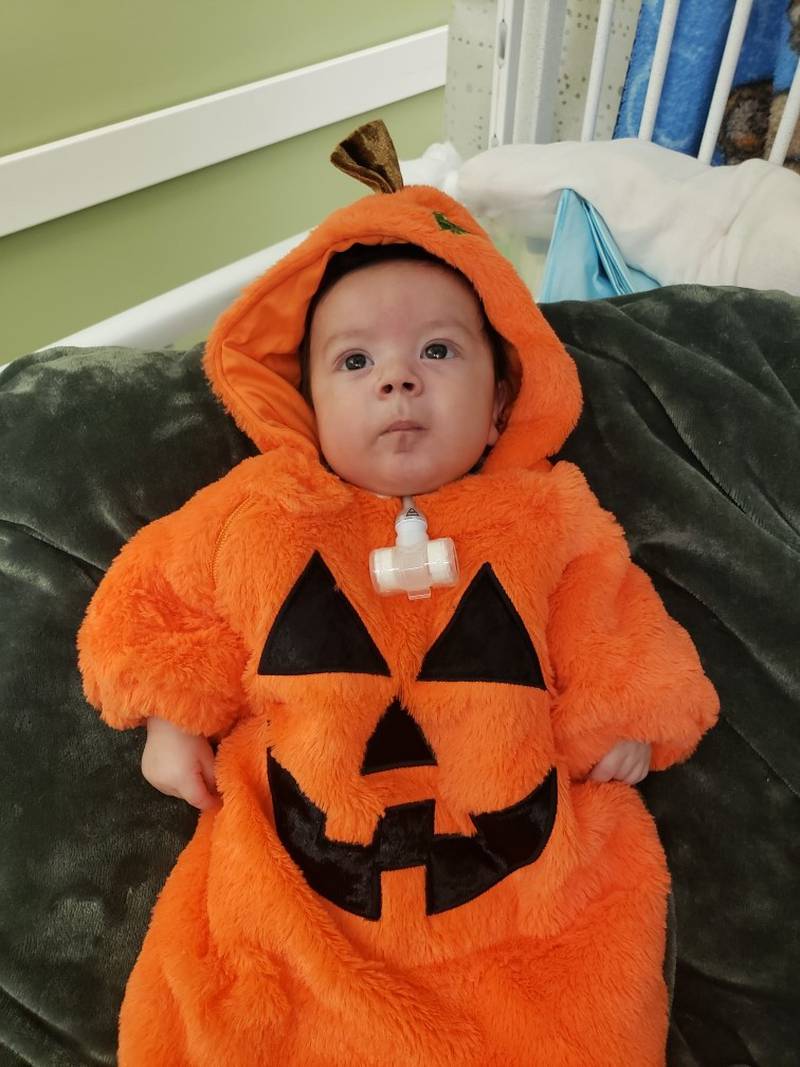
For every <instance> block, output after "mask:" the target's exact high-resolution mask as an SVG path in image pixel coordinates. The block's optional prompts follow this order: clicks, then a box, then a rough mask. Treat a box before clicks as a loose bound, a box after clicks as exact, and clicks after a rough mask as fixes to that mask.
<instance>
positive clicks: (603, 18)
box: [581, 0, 614, 141]
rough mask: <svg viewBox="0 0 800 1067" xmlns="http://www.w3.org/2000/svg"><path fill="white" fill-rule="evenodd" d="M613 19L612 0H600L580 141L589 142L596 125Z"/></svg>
mask: <svg viewBox="0 0 800 1067" xmlns="http://www.w3.org/2000/svg"><path fill="white" fill-rule="evenodd" d="M613 17H614V0H600V13H599V15H598V17H597V34H596V36H595V39H594V50H593V52H592V69H591V71H590V72H589V85H588V87H587V89H586V108H585V110H584V112H583V127H582V129H581V140H582V141H591V140H592V138H593V137H594V128H595V125H596V124H597V109H598V107H599V106H600V90H601V89H602V88H603V75H604V73H605V69H606V57H607V55H608V42H609V39H610V37H611V20H612V19H613Z"/></svg>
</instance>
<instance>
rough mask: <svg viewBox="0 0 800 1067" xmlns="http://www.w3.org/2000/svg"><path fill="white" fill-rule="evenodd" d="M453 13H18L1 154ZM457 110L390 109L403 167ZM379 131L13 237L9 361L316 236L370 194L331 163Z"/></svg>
mask: <svg viewBox="0 0 800 1067" xmlns="http://www.w3.org/2000/svg"><path fill="white" fill-rule="evenodd" d="M448 13H449V3H448V2H445V0H436V2H430V0H411V2H409V0H406V2H405V3H404V4H402V5H388V4H387V5H381V4H375V3H374V2H373V3H371V4H369V3H355V2H352V0H350V2H346V0H339V2H338V3H337V4H335V5H333V4H331V3H330V2H323V0H314V2H310V3H296V4H281V5H277V4H270V3H266V2H263V0H262V2H260V3H256V2H254V0H228V2H227V3H226V4H225V5H222V4H219V3H218V2H215V3H211V2H209V0H158V2H156V0H139V2H138V3H137V4H127V3H125V4H108V2H107V0H102V2H101V0H72V2H71V3H69V4H65V3H63V0H39V2H38V3H37V4H31V3H30V0H3V3H2V4H0V101H2V103H0V108H2V109H3V116H2V122H0V152H5V153H8V152H11V151H17V150H19V149H21V148H24V147H30V146H31V145H33V144H38V143H44V142H46V141H48V140H52V139H55V138H58V137H63V136H68V135H70V134H73V133H76V132H79V131H81V130H84V129H91V128H94V127H96V126H98V125H103V124H105V123H108V122H115V121H119V120H121V119H124V118H127V117H130V116H131V115H135V114H141V113H145V112H147V111H150V110H155V109H157V108H159V107H166V106H169V105H171V104H174V103H178V102H180V101H182V100H187V99H193V98H194V97H197V96H204V95H206V94H208V93H212V92H216V91H218V90H220V89H224V88H228V87H230V86H232V85H237V84H244V83H246V82H249V81H253V80H256V79H258V78H263V77H268V76H270V75H272V74H275V73H278V72H280V71H283V70H291V69H295V68H296V67H301V66H305V65H307V64H309V63H314V62H318V61H320V60H322V59H326V58H331V57H333V56H336V55H342V54H345V53H347V52H351V51H356V50H357V49H359V48H365V47H368V46H370V45H373V44H377V43H380V42H381V41H388V40H392V39H394V38H395V37H402V36H404V35H406V34H409V33H415V32H417V31H419V30H422V29H427V28H430V27H432V26H436V25H440V24H442V23H443V22H445V21H447V17H448ZM134 15H135V17H134ZM154 31H155V32H154ZM34 58H35V62H34ZM443 96H444V94H443V90H435V91H433V92H429V93H424V94H421V95H419V96H417V97H414V98H412V99H410V100H406V101H401V102H400V103H397V104H393V105H391V106H389V107H386V108H383V109H381V111H380V115H381V117H383V118H384V119H385V121H386V123H387V125H388V127H389V129H390V131H391V132H392V135H393V137H394V139H395V143H396V145H397V149H398V153H399V155H400V156H401V158H404V157H405V158H409V157H413V156H416V155H419V154H420V153H421V152H422V151H423V149H424V148H425V147H426V146H427V145H428V144H430V143H431V142H432V141H436V140H440V139H441V138H442V136H443V129H442V125H443V104H444V102H443ZM10 101H13V107H9V106H8V105H9V102H10ZM12 113H13V114H12ZM373 117H375V115H374V114H372V113H370V114H365V115H360V116H354V117H353V118H352V119H348V120H346V121H345V122H342V123H337V124H335V125H332V126H328V127H326V128H324V129H322V130H315V131H314V132H312V133H308V134H305V135H303V136H301V137H295V138H293V139H291V140H289V141H285V142H282V143H281V144H277V145H272V146H270V147H269V148H265V149H261V150H260V151H256V152H251V153H248V154H247V155H245V156H240V157H238V158H236V159H232V160H227V161H226V162H224V163H219V164H217V165H216V166H213V167H207V168H205V169H203V170H201V171H196V172H195V173H193V174H188V175H184V176H182V177H180V178H176V179H174V180H172V181H169V182H164V183H162V184H160V185H157V186H152V187H151V188H149V189H143V190H141V191H139V192H136V193H132V194H130V195H129V196H124V197H120V198H119V199H117V200H113V201H109V202H108V203H105V204H99V205H97V206H96V207H93V208H89V209H87V210H85V211H81V212H76V213H75V214H74V215H69V216H65V217H63V218H60V219H54V220H53V221H52V222H47V223H44V224H42V225H41V226H35V227H32V228H30V229H28V230H23V231H20V232H19V233H16V234H11V235H10V236H8V237H4V238H2V239H0V363H2V362H3V361H4V360H8V359H13V358H15V357H16V356H18V355H21V354H23V353H24V352H27V351H30V350H32V349H35V348H39V347H40V346H42V345H45V344H48V343H50V342H51V341H54V340H56V339H57V338H59V337H63V336H65V335H67V334H69V333H72V332H74V331H76V330H79V329H82V328H83V327H85V326H88V325H91V324H92V323H94V322H97V321H99V320H101V319H103V318H106V317H108V316H109V315H114V314H116V313H117V312H119V311H122V310H124V309H125V308H127V307H130V306H132V305H134V304H138V303H140V302H141V301H143V300H147V299H149V298H150V297H152V296H155V295H157V294H158V293H161V292H164V291H165V290H167V289H171V288H173V287H174V286H176V285H181V284H182V283H183V282H186V281H190V280H191V279H192V278H195V277H197V276H199V275H201V274H205V273H207V272H208V271H211V270H214V269H215V268H217V267H220V266H222V265H224V264H225V263H229V262H231V261H233V260H235V259H239V258H240V257H241V256H245V255H248V254H249V253H251V252H254V251H256V250H257V249H259V248H262V247H264V246H266V245H269V244H272V243H274V242H275V241H278V240H281V239H282V238H284V237H288V236H290V235H291V234H293V233H297V232H298V231H300V230H304V229H307V228H308V227H309V226H312V225H314V224H315V223H316V222H317V221H319V219H320V218H322V217H323V215H325V214H326V213H327V212H328V211H330V210H332V209H333V208H334V207H336V206H338V205H340V204H343V203H347V202H348V201H350V200H353V199H354V198H355V197H357V196H360V195H362V191H363V192H366V190H365V189H364V188H363V187H362V186H360V185H358V184H357V183H355V182H353V181H352V180H351V179H348V178H346V177H345V176H344V175H341V174H339V173H338V172H337V171H336V170H335V169H334V168H333V167H332V166H331V165H330V164H329V163H328V162H327V160H328V156H329V154H330V151H331V148H332V147H333V146H334V145H335V144H336V143H337V142H338V141H339V140H340V139H341V138H342V137H344V136H345V135H346V134H347V133H349V132H350V130H352V129H353V128H354V127H355V126H357V125H358V124H359V123H360V122H362V121H366V120H367V119H369V118H373Z"/></svg>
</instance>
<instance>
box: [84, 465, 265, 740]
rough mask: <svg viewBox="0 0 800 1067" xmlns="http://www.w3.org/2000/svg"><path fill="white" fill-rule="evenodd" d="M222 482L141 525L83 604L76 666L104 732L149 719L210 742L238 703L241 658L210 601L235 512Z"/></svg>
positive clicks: (228, 722)
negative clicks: (221, 544) (220, 545)
mask: <svg viewBox="0 0 800 1067" xmlns="http://www.w3.org/2000/svg"><path fill="white" fill-rule="evenodd" d="M224 482H225V480H224V479H223V481H222V482H217V483H214V484H213V485H211V486H208V487H207V488H206V489H202V490H201V491H200V492H199V493H197V494H196V495H195V496H194V497H192V499H191V500H189V501H188V503H187V504H185V505H184V507H183V508H181V509H180V510H179V511H177V512H174V513H173V514H171V515H167V516H165V517H164V518H163V519H158V520H157V521H156V522H153V523H150V524H149V525H148V526H145V527H143V528H142V529H141V530H140V531H139V532H138V533H137V534H136V535H135V536H134V537H133V538H132V539H131V540H130V541H129V542H128V543H127V544H126V545H125V547H124V548H123V549H122V551H121V552H120V553H119V555H118V556H117V557H116V559H115V560H114V561H113V563H112V564H111V566H110V568H109V569H108V572H107V574H106V575H105V577H104V578H103V580H102V581H101V583H100V585H99V586H98V588H97V591H96V592H95V594H94V597H93V598H92V601H91V603H90V604H89V608H88V610H87V613H86V616H85V618H84V620H83V623H82V625H81V628H80V631H79V634H78V663H79V667H80V670H81V674H82V676H83V686H84V692H85V693H86V697H87V699H88V700H89V702H90V703H91V704H92V705H94V707H96V708H97V709H98V710H99V711H100V713H101V715H102V718H103V719H104V720H105V722H107V723H108V724H109V726H113V727H115V728H116V729H125V728H127V727H134V726H140V725H142V724H143V722H144V720H145V719H146V718H149V717H150V716H154V715H157V716H159V717H160V718H164V719H168V720H170V721H171V722H173V723H174V724H175V725H176V726H180V727H181V728H182V729H184V730H187V731H189V732H191V733H195V734H205V735H206V736H211V735H213V734H220V733H223V732H225V731H227V730H228V729H229V728H230V726H231V725H232V724H233V722H234V720H235V719H236V717H237V714H238V712H239V710H240V708H241V707H242V705H243V702H244V694H243V690H242V672H243V670H244V667H245V663H246V659H247V654H246V651H245V647H244V645H243V643H242V641H241V639H240V637H239V636H238V635H237V634H236V633H235V632H234V631H233V629H232V628H231V626H230V625H228V623H227V622H226V621H225V620H224V619H223V618H221V617H220V615H219V613H218V612H217V610H216V609H215V603H214V601H215V597H214V577H213V574H212V567H213V559H214V550H215V547H216V543H217V540H218V538H219V535H220V531H221V529H223V527H224V525H225V520H226V519H227V517H228V516H229V515H230V514H231V512H232V511H233V510H235V508H236V498H235V496H233V497H232V495H231V493H230V491H229V489H226V487H225V485H224Z"/></svg>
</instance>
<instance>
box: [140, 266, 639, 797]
mask: <svg viewBox="0 0 800 1067" xmlns="http://www.w3.org/2000/svg"><path fill="white" fill-rule="evenodd" d="M331 266H332V267H333V268H334V269H333V270H331V269H330V268H329V270H328V271H327V272H326V275H325V277H324V279H323V282H322V284H321V286H320V288H319V289H318V290H317V292H316V294H315V297H314V300H313V301H312V305H311V307H310V309H309V313H308V315H307V325H306V334H305V339H304V343H303V344H302V345H301V349H300V351H301V357H305V358H304V359H303V360H302V363H301V369H302V371H303V378H302V380H301V392H302V393H304V395H306V396H307V398H308V399H309V401H310V403H311V404H312V406H313V409H314V412H315V414H316V418H317V429H318V433H319V439H320V447H321V452H322V455H323V456H324V457H325V460H326V461H327V463H328V465H329V467H330V469H332V470H333V471H334V472H335V473H336V474H337V475H338V476H339V477H340V478H341V479H343V481H346V482H349V483H350V484H352V485H358V486H361V487H362V488H363V489H367V490H369V491H370V492H373V493H377V494H379V495H382V496H393V497H403V496H416V495H417V494H419V493H429V492H433V491H435V490H436V489H439V488H440V487H441V486H443V485H446V484H447V483H448V482H452V481H456V480H457V479H459V478H462V477H464V476H466V475H467V474H469V473H470V472H471V471H472V470H473V469H474V468H475V467H476V465H477V464H479V463H480V461H481V460H482V458H483V456H484V452H485V451H486V450H487V449H488V448H491V446H492V445H493V444H494V443H495V442H496V441H497V438H498V436H499V433H500V429H499V428H500V426H501V425H502V422H503V418H504V412H505V410H506V408H507V407H509V406H510V402H511V397H510V384H509V382H508V379H507V377H506V375H507V368H506V365H505V353H504V351H503V348H502V343H501V342H500V339H499V338H498V336H497V334H496V333H495V331H494V329H493V328H492V326H491V325H490V323H489V322H488V320H487V318H486V315H485V313H484V311H483V308H482V306H481V304H480V301H479V300H478V299H477V297H476V296H475V292H474V290H473V289H472V287H471V286H470V285H469V283H468V282H467V281H466V279H465V278H464V276H463V275H462V274H460V273H458V272H457V271H455V270H454V269H453V268H451V267H448V266H447V265H446V264H444V263H443V262H442V261H441V260H437V259H436V258H435V257H434V256H431V255H427V254H425V253H424V252H423V251H422V250H421V249H420V248H419V247H418V246H416V245H377V246H374V245H373V246H362V247H360V248H359V247H356V248H351V249H350V250H349V251H348V252H346V253H340V254H339V256H337V257H335V258H334V259H333V260H331ZM649 765H650V745H649V744H647V743H646V742H643V741H634V740H624V739H623V740H619V741H617V742H616V744H614V745H613V747H612V748H611V749H610V750H609V751H608V752H607V753H606V755H605V756H604V757H603V758H602V759H601V760H600V761H599V763H598V764H597V765H596V766H595V767H594V768H593V770H592V771H591V773H590V774H589V778H590V779H592V780H594V781H601V782H607V781H611V780H616V781H621V782H627V783H628V784H629V785H634V784H636V783H638V782H640V781H642V779H643V778H644V777H645V776H646V774H647V772H648V769H649ZM142 772H143V774H144V776H145V778H146V779H147V780H148V782H150V784H151V785H153V786H155V788H156V789H160V790H161V792H162V793H166V794H167V795H169V796H175V797H181V798H183V799H184V800H186V801H188V802H189V803H190V804H193V805H194V806H195V807H197V808H200V809H201V810H205V809H206V808H210V807H212V806H215V805H216V804H218V803H219V799H218V796H217V793H216V785H215V776H214V753H213V751H212V748H211V745H210V744H209V742H208V740H207V739H206V738H204V737H202V736H196V735H194V734H189V733H187V732H185V731H184V730H181V729H180V728H179V727H177V726H174V725H173V724H172V723H171V722H170V721H169V720H168V719H160V718H158V717H156V716H153V717H151V718H149V719H148V720H147V741H146V743H145V747H144V752H143V754H142Z"/></svg>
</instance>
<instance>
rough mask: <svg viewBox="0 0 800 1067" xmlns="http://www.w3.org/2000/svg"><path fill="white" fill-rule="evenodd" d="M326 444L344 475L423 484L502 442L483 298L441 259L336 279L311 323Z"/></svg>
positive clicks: (455, 473)
mask: <svg viewBox="0 0 800 1067" xmlns="http://www.w3.org/2000/svg"><path fill="white" fill-rule="evenodd" d="M309 376H310V382H311V397H312V400H313V404H314V410H315V413H316V417H317V428H318V431H319V439H320V446H321V449H322V452H323V455H324V456H325V458H326V459H327V461H328V463H329V464H330V466H331V467H332V468H333V470H334V471H335V472H336V473H337V474H338V475H339V477H340V478H343V479H344V480H345V481H347V482H350V483H351V484H353V485H358V486H361V488H363V489H368V490H370V491H372V492H374V493H380V494H383V495H386V496H405V495H415V494H417V493H428V492H432V491H433V490H435V489H438V488H439V487H440V486H442V485H445V484H446V483H447V482H452V481H454V480H455V479H457V478H460V477H462V476H463V475H464V474H466V473H467V471H469V470H470V469H471V468H472V467H473V466H474V465H475V464H476V463H477V461H478V460H479V459H480V457H481V455H482V454H483V451H484V449H485V447H486V445H493V444H494V443H495V441H496V440H497V436H498V431H497V427H496V422H497V419H498V417H499V412H500V409H501V406H502V391H501V389H498V387H497V386H496V384H495V378H494V365H493V359H492V349H491V346H490V343H489V339H488V337H487V336H486V334H485V332H484V329H483V319H482V313H481V309H480V305H479V304H478V300H477V297H476V296H475V294H474V293H473V291H472V289H471V288H470V286H469V284H468V283H467V282H466V281H462V280H461V279H460V278H459V277H458V276H456V275H454V274H453V273H452V272H451V271H449V270H447V269H445V268H443V267H438V266H437V265H436V264H434V263H420V262H413V261H407V260H406V261H404V260H399V261H389V262H386V263H377V264H374V265H372V266H370V267H362V268H361V269H359V270H355V271H353V272H352V273H350V274H347V275H345V276H344V278H342V279H341V280H340V281H338V282H336V283H335V285H333V286H332V288H331V289H329V290H328V292H327V293H325V295H324V296H323V297H322V299H321V300H320V302H319V304H318V305H317V309H316V312H315V314H314V318H313V321H312V324H311V335H310V363H309Z"/></svg>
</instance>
